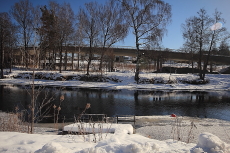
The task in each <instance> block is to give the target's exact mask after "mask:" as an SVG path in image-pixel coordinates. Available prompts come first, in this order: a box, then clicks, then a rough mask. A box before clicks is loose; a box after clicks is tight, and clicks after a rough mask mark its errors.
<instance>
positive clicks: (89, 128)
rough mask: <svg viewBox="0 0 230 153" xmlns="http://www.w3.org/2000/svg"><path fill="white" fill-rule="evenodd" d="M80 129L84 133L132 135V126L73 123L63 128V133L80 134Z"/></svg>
mask: <svg viewBox="0 0 230 153" xmlns="http://www.w3.org/2000/svg"><path fill="white" fill-rule="evenodd" d="M82 129H84V132H86V133H101V132H102V133H115V134H116V133H125V134H132V133H133V126H132V125H131V124H110V123H74V124H70V125H67V126H64V128H63V131H73V132H81V131H82Z"/></svg>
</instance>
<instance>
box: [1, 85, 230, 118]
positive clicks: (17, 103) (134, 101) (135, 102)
mask: <svg viewBox="0 0 230 153" xmlns="http://www.w3.org/2000/svg"><path fill="white" fill-rule="evenodd" d="M40 89H41V88H39V87H36V90H35V93H37V92H39V94H38V97H37V98H36V101H37V104H40V103H42V102H45V103H46V102H47V100H48V98H50V97H51V98H52V99H51V102H50V103H48V104H47V105H45V106H44V107H43V109H42V110H43V111H46V110H48V113H47V114H46V116H50V118H52V115H53V113H54V108H53V106H54V105H56V106H57V107H58V106H59V105H60V96H61V95H63V96H64V100H63V101H62V102H61V105H60V107H61V110H60V115H59V117H60V118H64V116H65V120H66V121H72V120H73V118H74V116H78V114H79V113H81V112H82V111H83V110H84V108H85V105H86V104H87V103H90V104H91V107H90V108H89V109H87V110H86V113H90V114H107V116H115V115H137V116H147V115H170V114H176V115H178V116H191V117H200V118H216V119H223V120H227V121H230V91H196V90H191V91H188V90H185V91H181V90H107V89H79V88H61V87H59V88H51V87H48V88H42V89H41V90H40ZM30 95H31V89H30V87H29V86H14V85H0V110H2V111H3V112H15V108H16V107H17V108H19V109H20V110H28V108H29V107H30V101H31V96H30ZM45 97H48V98H47V99H44V98H45ZM37 106H38V105H37Z"/></svg>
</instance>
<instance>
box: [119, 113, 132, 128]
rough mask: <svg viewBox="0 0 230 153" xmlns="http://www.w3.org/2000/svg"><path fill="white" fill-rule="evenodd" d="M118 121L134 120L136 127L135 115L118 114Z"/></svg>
mask: <svg viewBox="0 0 230 153" xmlns="http://www.w3.org/2000/svg"><path fill="white" fill-rule="evenodd" d="M116 118H117V123H119V122H133V123H134V127H135V123H136V118H135V115H116Z"/></svg>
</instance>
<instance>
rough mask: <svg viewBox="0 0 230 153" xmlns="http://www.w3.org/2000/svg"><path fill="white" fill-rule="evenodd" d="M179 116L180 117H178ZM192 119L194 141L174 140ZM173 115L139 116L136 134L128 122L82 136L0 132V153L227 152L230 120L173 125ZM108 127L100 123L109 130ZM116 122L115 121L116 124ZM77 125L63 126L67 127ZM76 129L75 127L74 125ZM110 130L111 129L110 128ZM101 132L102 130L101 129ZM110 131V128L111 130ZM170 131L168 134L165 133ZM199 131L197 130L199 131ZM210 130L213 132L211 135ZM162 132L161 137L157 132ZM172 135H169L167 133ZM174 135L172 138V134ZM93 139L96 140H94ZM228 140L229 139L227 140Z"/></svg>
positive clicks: (183, 133)
mask: <svg viewBox="0 0 230 153" xmlns="http://www.w3.org/2000/svg"><path fill="white" fill-rule="evenodd" d="M179 118H181V117H179ZM191 120H193V121H194V123H195V125H196V127H197V129H194V130H193V132H192V136H194V137H196V138H195V139H194V140H195V141H192V143H191V141H190V143H184V142H182V141H177V138H178V136H179V135H178V134H176V133H173V132H172V131H174V132H176V131H178V129H179V131H180V132H181V133H180V137H187V136H188V134H189V133H188V132H189V131H188V129H190V127H191V126H190V124H191V122H190V121H191ZM172 123H175V118H172V117H170V116H138V117H137V125H136V126H137V129H136V134H132V129H131V128H130V127H131V126H130V124H123V125H122V126H115V129H116V131H117V132H116V131H115V133H107V132H105V133H104V134H102V133H96V132H95V133H94V134H90V135H87V136H82V135H57V132H54V133H53V134H51V133H50V131H52V129H50V130H49V129H46V130H44V131H43V133H41V131H38V132H39V133H40V134H25V133H18V132H0V152H5V153H12V152H19V153H25V152H26V153H27V152H35V153H63V152H65V153H66V152H67V153H107V152H110V153H152V152H156V153H189V152H190V153H204V152H207V153H230V145H229V144H227V143H226V142H224V141H223V140H227V139H229V137H228V132H229V131H230V122H227V121H223V120H217V119H199V118H191V117H183V120H182V122H181V123H180V124H178V126H173V124H172ZM104 124H106V125H108V126H102V125H100V130H102V128H104V129H105V131H108V129H109V128H108V127H112V126H110V123H104ZM92 125H93V126H87V127H86V128H84V129H85V130H86V129H87V130H89V131H95V127H97V125H95V124H94V123H92ZM115 125H116V124H115ZM69 128H70V129H71V130H73V129H76V128H77V127H76V126H73V125H69V126H66V129H67V130H70V129H69ZM77 129H78V128H77ZM111 129H112V128H111ZM102 131H103V130H102ZM112 132H113V131H112ZM167 132H169V133H167ZM199 132H200V133H199ZM211 133H213V134H211ZM160 134H161V140H159V139H156V135H158V136H159V135H160ZM168 134H169V135H171V137H169V136H168ZM174 134H175V137H174V136H173V135H174ZM95 138H96V139H95ZM158 138H159V137H158ZM228 142H229V141H228Z"/></svg>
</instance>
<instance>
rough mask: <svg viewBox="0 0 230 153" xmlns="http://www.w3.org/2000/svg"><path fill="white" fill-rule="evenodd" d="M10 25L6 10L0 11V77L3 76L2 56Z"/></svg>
mask: <svg viewBox="0 0 230 153" xmlns="http://www.w3.org/2000/svg"><path fill="white" fill-rule="evenodd" d="M11 26H12V23H11V22H10V16H9V14H8V13H6V12H3V13H0V68H1V76H0V78H3V68H4V63H5V60H4V56H5V50H6V46H7V41H8V39H9V36H10V27H11Z"/></svg>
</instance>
